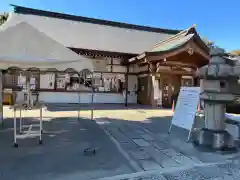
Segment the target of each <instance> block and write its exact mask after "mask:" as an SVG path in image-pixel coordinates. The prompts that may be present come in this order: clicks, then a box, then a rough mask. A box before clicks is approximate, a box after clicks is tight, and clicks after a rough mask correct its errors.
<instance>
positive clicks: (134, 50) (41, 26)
mask: <svg viewBox="0 0 240 180" xmlns="http://www.w3.org/2000/svg"><path fill="white" fill-rule="evenodd" d="M17 8H18V10H17V11H16V12H12V13H10V16H9V18H8V20H7V22H6V23H5V24H4V26H6V27H9V26H12V25H14V24H17V23H19V22H23V21H24V22H27V23H28V24H30V25H31V26H33V27H35V28H36V29H38V30H39V31H41V32H43V33H45V34H46V35H48V36H49V37H51V38H52V39H54V40H56V41H58V42H59V43H61V44H63V45H64V46H65V47H73V48H80V49H90V50H91V49H92V50H100V51H110V52H122V53H129V54H139V53H141V52H143V51H145V50H146V49H148V48H149V47H151V46H152V45H153V44H156V43H157V42H159V41H162V40H164V39H166V38H169V37H170V36H171V35H173V34H175V33H178V32H179V31H177V30H175V31H174V30H172V31H171V30H161V29H160V28H159V29H158V28H155V29H154V28H151V27H144V26H137V25H130V24H125V23H117V22H111V21H105V20H96V19H91V18H83V17H81V18H80V17H74V16H72V15H66V14H65V15H64V16H63V15H61V14H59V13H54V12H47V11H44V13H45V14H44V13H42V11H39V10H34V9H30V8H27V9H26V8H25V10H22V11H21V8H22V7H21V8H20V10H19V7H18V6H17ZM15 9H16V7H15ZM23 9H24V8H23ZM60 16H61V17H60ZM62 16H63V17H62Z"/></svg>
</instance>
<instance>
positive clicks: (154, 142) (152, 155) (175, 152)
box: [97, 117, 238, 171]
mask: <svg viewBox="0 0 240 180" xmlns="http://www.w3.org/2000/svg"><path fill="white" fill-rule="evenodd" d="M97 121H98V123H99V124H100V125H101V126H102V127H103V128H104V129H105V131H106V132H107V133H108V134H109V135H110V136H112V137H113V138H114V139H115V140H116V143H117V144H119V145H120V147H121V148H122V150H123V151H124V152H126V153H127V154H128V156H129V158H130V159H131V160H133V161H135V162H136V164H137V165H138V169H140V170H143V171H149V170H155V169H159V170H163V169H165V168H166V169H169V168H174V167H182V166H191V165H192V166H193V165H194V164H199V163H210V162H221V161H224V160H226V159H229V158H231V157H235V156H237V155H238V154H220V153H213V152H203V151H199V150H198V149H196V147H194V146H193V145H192V144H191V143H188V142H186V139H187V136H188V133H187V132H185V131H184V130H183V129H176V127H175V128H173V130H172V133H171V134H170V135H169V134H168V133H167V132H168V127H169V125H168V123H169V122H170V121H169V117H168V118H166V117H165V118H164V117H162V119H161V118H159V120H156V121H157V122H153V121H150V120H148V121H141V122H136V121H135V122H131V121H121V120H117V119H106V118H104V119H97ZM155 129H157V131H156V132H154V130H155Z"/></svg>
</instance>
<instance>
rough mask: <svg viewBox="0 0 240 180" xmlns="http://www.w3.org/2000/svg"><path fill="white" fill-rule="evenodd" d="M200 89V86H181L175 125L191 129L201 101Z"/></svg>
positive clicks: (174, 117)
mask: <svg viewBox="0 0 240 180" xmlns="http://www.w3.org/2000/svg"><path fill="white" fill-rule="evenodd" d="M200 91H201V90H200V87H181V89H180V93H179V96H178V100H177V105H176V108H175V111H174V115H173V118H172V124H173V125H175V126H178V127H181V128H184V129H187V130H189V131H191V129H192V126H193V124H194V119H195V115H196V112H197V107H198V104H199V101H200V97H199V96H200ZM171 126H172V125H171ZM170 130H171V127H170ZM170 130H169V132H170Z"/></svg>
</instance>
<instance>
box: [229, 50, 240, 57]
mask: <svg viewBox="0 0 240 180" xmlns="http://www.w3.org/2000/svg"><path fill="white" fill-rule="evenodd" d="M230 54H231V55H234V56H240V50H239V49H236V50H233V51H231V52H230Z"/></svg>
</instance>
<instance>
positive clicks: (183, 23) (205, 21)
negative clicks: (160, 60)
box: [0, 0, 240, 51]
mask: <svg viewBox="0 0 240 180" xmlns="http://www.w3.org/2000/svg"><path fill="white" fill-rule="evenodd" d="M9 4H15V5H21V6H26V7H32V8H37V9H43V10H51V11H56V12H62V13H69V14H73V15H80V16H87V17H93V18H100V19H105V20H112V21H119V22H126V23H131V24H138V25H146V26H154V27H159V28H167V29H186V28H188V27H189V26H191V25H193V24H196V25H197V30H198V32H199V33H200V35H201V36H203V37H206V38H208V39H209V40H211V41H214V42H215V44H216V45H217V46H220V47H222V48H225V49H226V50H227V51H231V50H234V49H240V0H227V1H226V0H195V1H194V0H0V12H8V11H11V10H12V8H11V6H9Z"/></svg>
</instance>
